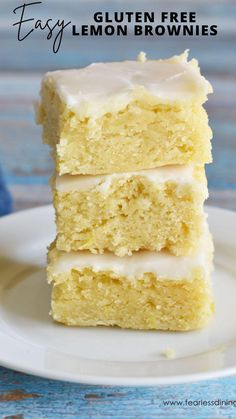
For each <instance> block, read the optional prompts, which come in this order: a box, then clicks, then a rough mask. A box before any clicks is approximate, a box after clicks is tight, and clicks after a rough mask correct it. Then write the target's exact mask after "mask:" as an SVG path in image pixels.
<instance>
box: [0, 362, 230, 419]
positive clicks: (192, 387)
mask: <svg viewBox="0 0 236 419" xmlns="http://www.w3.org/2000/svg"><path fill="white" fill-rule="evenodd" d="M235 384H236V380H235V378H225V379H221V380H213V381H205V382H203V383H193V384H178V385H172V386H157V387H146V388H144V387H115V386H89V385H80V384H71V383H64V382H60V381H51V380H45V379H41V378H36V377H32V376H28V375H25V374H21V373H17V372H13V371H10V370H7V369H5V368H1V369H0V414H1V417H8V416H10V415H22V417H24V418H25V419H26V418H27V419H31V418H32V419H33V418H37V419H40V418H43V419H50V418H52V419H57V418H90V417H91V418H94V417H98V418H105V417H115V418H133V417H138V418H158V419H159V418H171V419H172V418H174V417H176V418H177V419H178V418H179V419H183V418H190V417H193V418H202V419H205V418H211V419H213V418H215V419H216V418H235V417H236V397H235V388H236V387H235ZM186 399H188V401H192V402H193V406H189V405H188V406H186ZM168 400H169V401H172V402H174V401H176V402H179V403H181V402H182V403H183V406H178V405H176V406H174V405H173V406H168V407H166V406H165V405H164V403H165V402H166V401H168ZM200 400H202V401H203V400H204V401H207V402H213V403H214V402H215V404H216V405H213V406H205V407H203V406H201V405H198V406H196V403H197V402H198V403H200ZM229 400H231V401H233V400H234V405H228V406H221V405H219V404H220V401H221V404H222V401H225V402H226V401H229ZM194 403H195V405H194ZM217 404H218V405H217Z"/></svg>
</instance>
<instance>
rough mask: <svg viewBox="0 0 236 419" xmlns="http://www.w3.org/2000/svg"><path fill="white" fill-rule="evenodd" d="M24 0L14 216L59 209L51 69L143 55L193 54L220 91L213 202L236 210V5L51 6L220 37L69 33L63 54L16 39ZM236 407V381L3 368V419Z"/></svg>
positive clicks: (8, 113) (14, 129)
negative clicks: (133, 16) (44, 86)
mask: <svg viewBox="0 0 236 419" xmlns="http://www.w3.org/2000/svg"><path fill="white" fill-rule="evenodd" d="M20 3H21V4H22V2H19V1H17V0H16V1H15V0H14V1H9V0H1V1H0V12H1V13H0V39H1V43H0V164H1V167H2V170H3V172H4V177H5V180H6V181H7V184H8V187H9V190H10V192H11V194H12V197H13V200H14V210H15V211H16V210H20V209H24V208H29V207H33V206H38V205H42V204H46V203H49V202H51V196H50V190H49V187H48V184H47V182H48V177H49V175H50V173H51V170H52V162H51V159H50V157H49V151H48V149H47V147H46V146H45V145H42V143H41V137H40V129H39V127H37V126H35V123H34V112H33V107H32V102H33V100H34V99H35V98H37V95H38V90H39V84H40V79H41V76H42V74H43V73H44V72H45V71H47V70H49V69H58V68H65V67H78V66H83V65H86V64H88V63H90V62H92V61H102V60H120V59H127V58H135V57H136V55H137V53H138V52H139V51H140V50H144V51H146V52H147V55H148V56H149V57H151V58H155V57H167V56H169V55H172V54H175V53H180V52H182V51H183V50H184V49H186V48H190V54H191V56H196V57H197V58H198V59H199V61H200V64H201V68H202V72H203V73H204V75H205V76H206V77H207V78H208V79H209V80H210V81H211V83H212V84H213V86H214V91H215V93H214V95H212V96H211V97H210V98H209V102H208V104H207V111H208V113H209V118H210V124H211V126H212V128H213V131H214V140H213V150H214V152H213V155H214V164H212V165H210V166H209V167H208V168H207V174H208V180H209V188H210V199H209V202H208V204H210V205H215V206H221V207H224V208H228V209H233V210H236V169H235V167H236V165H235V157H236V135H235V134H236V118H235V117H236V53H235V42H236V29H235V17H236V2H235V1H234V0H225V1H223V0H219V1H217V2H211V1H209V2H206V1H204V0H201V1H200V0H198V1H197V0H193V1H191V2H187V1H186V0H182V1H179V2H176V1H174V0H173V1H170V0H168V1H164V0H163V1H159V2H156V1H155V0H145V1H144V0H143V1H142V0H139V1H136V2H133V1H132V0H127V1H125V2H123V1H116V2H109V1H107V0H100V1H96V0H91V1H90V2H88V1H85V0H83V1H76V0H75V1H73V0H67V1H66V2H65V1H62V0H61V1H56V0H47V1H44V2H43V3H44V5H43V7H42V8H41V9H38V11H37V13H35V15H37V17H38V18H39V17H44V18H45V17H46V18H49V17H52V16H54V17H58V18H64V19H66V20H70V19H73V21H76V23H77V24H79V23H81V22H83V23H88V22H89V21H90V20H91V16H92V13H93V12H94V11H96V10H107V11H109V10H110V11H112V10H113V9H114V10H144V9H145V10H154V11H157V12H158V11H161V10H173V11H175V10H189V11H190V10H192V11H197V13H198V16H199V20H200V21H201V23H207V24H218V26H219V35H218V36H217V37H211V38H209V37H205V38H187V37H186V38H182V37H178V38H168V37H163V38H158V39H157V38H143V37H141V38H139V39H137V38H134V37H132V36H130V37H128V38H124V39H122V38H112V39H111V38H104V37H103V38H89V37H85V38H83V39H82V38H81V39H79V40H78V39H76V38H75V39H72V38H71V37H70V36H69V34H66V35H65V37H64V39H63V43H62V47H61V50H60V52H59V53H58V54H57V55H55V54H53V53H52V52H51V43H50V40H49V41H47V40H45V35H44V34H40V33H34V34H33V36H32V37H31V38H29V39H27V40H26V41H25V42H22V43H19V42H17V41H16V30H15V28H13V27H12V23H13V21H14V19H15V17H14V16H13V13H12V9H13V8H14V7H16V6H17V5H19V4H20ZM186 399H188V400H192V401H199V400H206V401H214V400H218V399H219V400H236V378H235V377H231V378H226V379H220V380H213V381H209V382H202V383H193V384H186V385H173V386H165V387H161V386H158V387H149V388H135V387H130V388H128V387H109V386H88V385H76V384H70V383H64V382H56V381H50V380H45V379H41V378H37V377H32V376H28V375H25V374H22V373H18V372H14V371H10V370H7V369H5V368H0V417H1V418H5V419H6V418H18V419H22V418H25V419H26V418H27V419H28V418H39V419H40V418H53V419H54V418H55V419H56V418H59V417H63V418H70V417H80V418H88V417H101V418H103V417H113V416H114V417H117V418H119V417H134V416H137V417H142V418H162V417H169V418H173V417H176V418H189V417H191V416H192V417H196V418H236V402H235V403H234V406H233V405H231V406H220V401H218V405H217V402H216V405H214V406H205V407H203V406H194V405H193V406H186V405H184V404H183V405H182V406H181V405H172V406H168V407H166V406H165V405H164V403H163V401H165V400H173V401H180V402H181V401H182V402H183V401H185V400H186Z"/></svg>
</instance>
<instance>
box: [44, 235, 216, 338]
mask: <svg viewBox="0 0 236 419" xmlns="http://www.w3.org/2000/svg"><path fill="white" fill-rule="evenodd" d="M211 259H212V242H211V239H210V236H209V233H208V232H205V233H204V234H203V236H202V238H201V240H200V242H199V251H198V253H197V254H196V255H195V257H192V256H191V257H189V256H183V257H176V256H172V255H170V254H169V253H168V252H166V251H162V252H158V253H155V252H146V251H141V252H139V253H138V254H134V255H132V256H125V257H123V258H120V257H118V256H115V255H113V254H112V253H106V254H104V255H93V254H91V253H90V252H88V251H80V252H70V253H66V252H60V251H58V250H57V249H56V247H55V244H53V245H52V246H51V249H50V251H49V255H48V268H47V274H48V281H49V282H53V290H52V301H51V314H52V317H53V319H54V320H56V321H58V322H61V323H64V324H66V325H68V326H98V325H103V326H119V327H122V328H132V329H157V330H173V331H175V330H176V331H177V330H183V331H184V330H192V329H197V328H200V327H203V326H205V325H206V324H207V323H208V321H209V319H210V317H211V315H212V313H213V311H214V305H213V300H212V288H211V282H210V270H211Z"/></svg>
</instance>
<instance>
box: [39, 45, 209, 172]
mask: <svg viewBox="0 0 236 419" xmlns="http://www.w3.org/2000/svg"><path fill="white" fill-rule="evenodd" d="M211 92H212V87H211V85H210V83H209V82H208V81H207V80H206V79H205V78H204V77H203V76H202V75H201V74H200V70H199V67H198V63H197V61H196V60H191V61H188V57H187V53H184V54H182V55H180V56H175V57H172V58H170V59H166V60H148V61H144V62H139V61H124V62H113V63H95V64H91V65H90V66H88V67H86V68H83V69H71V70H61V71H54V72H49V73H47V74H46V75H45V77H44V79H43V82H42V88H41V102H40V104H39V106H38V112H37V114H38V115H37V119H38V123H40V124H42V126H43V137H44V141H45V142H46V143H48V144H49V145H50V146H51V147H52V152H53V155H54V157H55V161H56V168H57V171H58V173H59V174H60V175H62V174H92V175H97V174H109V173H114V172H127V171H137V170H146V169H152V168H155V167H160V166H164V165H170V164H171V165H173V164H192V163H194V164H205V163H209V162H211V144H210V139H211V137H212V133H211V129H210V128H209V126H208V117H207V114H206V112H205V110H204V109H203V107H202V104H203V103H204V102H205V101H206V100H207V95H208V93H211Z"/></svg>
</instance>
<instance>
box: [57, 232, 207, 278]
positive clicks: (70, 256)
mask: <svg viewBox="0 0 236 419" xmlns="http://www.w3.org/2000/svg"><path fill="white" fill-rule="evenodd" d="M204 230H205V231H204V234H203V235H202V238H201V240H200V241H199V250H198V252H197V253H196V254H195V255H194V256H178V257H177V256H173V255H171V254H170V253H168V252H166V251H161V252H149V251H140V252H136V253H133V255H132V256H124V257H119V256H115V255H114V254H113V253H110V252H106V253H104V254H102V255H101V254H92V253H90V252H89V251H79V252H70V253H66V252H60V253H59V256H58V258H57V260H56V262H54V264H53V267H52V268H53V271H54V273H55V274H59V273H63V272H68V271H70V270H71V269H72V268H77V269H79V270H82V269H84V268H86V267H90V268H92V269H93V271H94V272H99V271H107V270H110V271H112V272H114V273H116V274H118V275H120V276H125V277H127V278H129V279H131V280H132V279H134V280H135V279H136V278H138V277H139V278H140V276H142V274H144V273H148V272H151V273H154V274H155V275H156V276H157V277H159V278H163V279H164V278H167V279H173V280H178V279H183V278H184V279H191V277H192V272H193V269H194V268H198V267H201V268H202V269H203V271H205V272H206V274H207V273H208V271H209V261H208V257H209V250H210V246H211V247H212V244H211V242H210V237H209V233H208V231H207V228H204ZM206 276H207V275H206Z"/></svg>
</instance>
